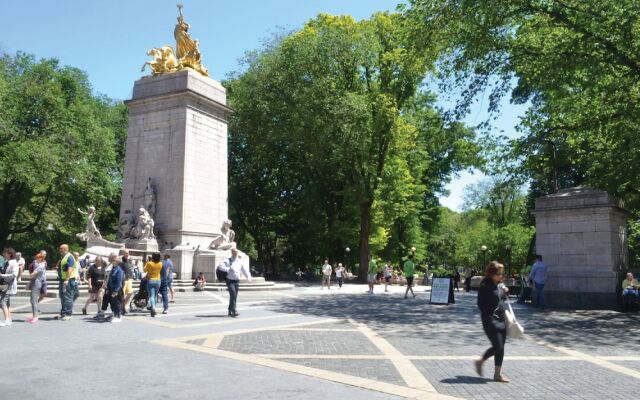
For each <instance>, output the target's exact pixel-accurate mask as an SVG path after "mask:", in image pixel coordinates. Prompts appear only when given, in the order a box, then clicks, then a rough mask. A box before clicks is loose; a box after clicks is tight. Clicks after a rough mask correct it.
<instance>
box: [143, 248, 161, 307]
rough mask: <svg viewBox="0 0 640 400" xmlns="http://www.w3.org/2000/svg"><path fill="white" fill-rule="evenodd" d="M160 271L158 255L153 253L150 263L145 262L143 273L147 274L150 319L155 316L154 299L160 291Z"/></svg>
mask: <svg viewBox="0 0 640 400" xmlns="http://www.w3.org/2000/svg"><path fill="white" fill-rule="evenodd" d="M161 270H162V263H161V262H160V253H153V255H152V256H151V261H147V263H146V264H145V265H144V272H145V273H146V274H147V291H148V292H149V306H150V307H151V316H152V317H155V316H156V299H157V298H158V291H159V290H160V271H161Z"/></svg>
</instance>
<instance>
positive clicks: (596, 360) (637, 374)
mask: <svg viewBox="0 0 640 400" xmlns="http://www.w3.org/2000/svg"><path fill="white" fill-rule="evenodd" d="M537 343H538V344H540V345H542V346H546V347H548V348H550V349H553V350H556V351H558V352H560V353H564V354H568V355H570V356H573V357H576V358H578V359H579V360H582V361H586V362H589V363H591V364H594V365H597V366H599V367H602V368H606V369H608V370H611V371H614V372H618V373H621V374H624V375H628V376H630V377H633V378H636V379H640V371H636V370H634V369H631V368H627V367H623V366H622V365H618V364H614V363H612V362H609V361H607V360H605V359H603V358H600V357H595V356H591V355H589V354H585V353H582V352H580V351H577V350H572V349H569V348H566V347H563V346H556V345H553V344H551V343H547V342H545V341H543V340H540V341H537Z"/></svg>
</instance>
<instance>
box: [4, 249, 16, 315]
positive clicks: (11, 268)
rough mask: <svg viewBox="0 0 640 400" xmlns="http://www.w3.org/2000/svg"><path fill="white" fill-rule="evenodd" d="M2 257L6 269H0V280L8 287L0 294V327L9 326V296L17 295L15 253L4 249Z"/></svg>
mask: <svg viewBox="0 0 640 400" xmlns="http://www.w3.org/2000/svg"><path fill="white" fill-rule="evenodd" d="M2 256H3V257H4V259H5V260H8V261H6V264H5V265H6V268H4V267H0V278H2V279H3V282H4V284H5V285H9V286H8V287H7V290H5V291H2V292H0V308H2V313H3V314H4V321H2V322H0V326H11V308H10V307H11V301H10V298H11V296H13V295H15V294H16V293H18V270H19V269H20V267H18V260H16V259H15V257H16V253H15V251H14V250H13V249H11V248H9V249H4V251H3V252H2Z"/></svg>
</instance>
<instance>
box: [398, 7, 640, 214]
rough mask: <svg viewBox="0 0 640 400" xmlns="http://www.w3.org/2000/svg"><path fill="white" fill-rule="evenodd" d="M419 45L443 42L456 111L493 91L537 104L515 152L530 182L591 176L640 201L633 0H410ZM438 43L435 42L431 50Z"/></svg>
mask: <svg viewBox="0 0 640 400" xmlns="http://www.w3.org/2000/svg"><path fill="white" fill-rule="evenodd" d="M405 15H406V16H407V17H408V18H409V19H410V20H411V21H412V23H411V25H410V26H412V28H413V30H414V31H413V32H414V38H415V39H416V40H415V44H416V46H421V45H422V44H423V43H425V42H427V43H430V45H429V46H431V44H432V43H433V42H437V43H438V44H439V47H440V48H441V49H442V58H441V62H440V63H439V65H440V67H441V68H440V72H441V73H442V76H443V77H444V78H447V79H445V86H447V87H448V88H449V89H451V88H456V89H457V90H459V91H460V93H461V96H460V97H459V103H458V106H459V107H457V109H456V111H457V112H458V114H460V113H464V112H466V111H468V109H469V106H470V105H471V104H472V103H473V101H474V100H475V98H476V97H477V96H478V94H479V93H482V92H484V91H486V90H489V89H490V90H491V96H490V108H491V109H497V107H498V104H499V100H500V98H501V97H502V96H504V95H505V94H507V93H509V92H510V93H511V98H512V101H514V102H516V103H520V104H530V105H531V106H530V108H529V111H528V112H527V114H526V116H525V118H524V119H523V121H522V123H521V125H520V129H521V130H522V131H523V132H524V133H525V134H526V136H525V137H524V138H523V139H521V140H517V141H516V142H515V143H514V145H515V150H516V151H515V152H514V154H513V156H514V157H522V158H523V160H524V162H525V163H524V166H525V168H522V170H523V171H524V172H525V173H528V174H529V177H530V178H532V179H534V185H533V190H534V191H537V190H540V191H547V192H549V191H553V190H555V189H557V188H558V187H562V186H570V185H576V184H582V183H583V184H589V185H593V186H595V187H598V188H601V189H604V190H608V191H609V192H611V193H614V194H617V195H618V196H621V197H623V198H625V200H626V202H627V205H628V206H630V207H631V208H632V209H638V208H639V207H640V191H638V189H637V188H638V187H640V180H639V179H640V178H638V177H639V176H640V174H639V173H638V172H639V171H640V164H639V161H638V157H636V156H635V155H636V154H637V153H638V151H639V150H640V141H638V137H639V136H638V133H639V132H638V127H637V123H636V121H637V120H638V118H639V117H640V83H639V82H640V79H639V78H640V52H638V49H639V48H640V39H639V35H638V33H639V32H640V7H638V4H637V2H636V1H635V0H620V1H618V0H615V1H614V0H602V1H597V2H596V1H582V0H548V1H540V0H505V1H500V2H495V1H493V2H492V1H476V0H413V1H410V4H409V5H408V6H406V8H405ZM427 51H431V49H430V48H429V49H427Z"/></svg>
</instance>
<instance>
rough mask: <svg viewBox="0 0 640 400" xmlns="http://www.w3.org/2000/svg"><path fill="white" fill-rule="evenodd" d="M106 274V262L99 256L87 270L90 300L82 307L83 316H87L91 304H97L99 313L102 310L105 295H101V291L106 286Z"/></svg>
mask: <svg viewBox="0 0 640 400" xmlns="http://www.w3.org/2000/svg"><path fill="white" fill-rule="evenodd" d="M105 274H106V268H105V265H104V261H103V260H102V257H100V256H97V257H96V259H95V261H94V263H93V264H91V266H90V267H89V269H88V270H87V284H88V285H89V290H88V292H89V298H88V299H87V302H86V303H85V304H84V307H82V314H83V315H87V307H89V304H91V303H93V302H94V301H95V302H96V305H97V306H98V313H100V311H101V310H102V297H103V293H100V289H101V288H102V285H103V284H104V279H105Z"/></svg>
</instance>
